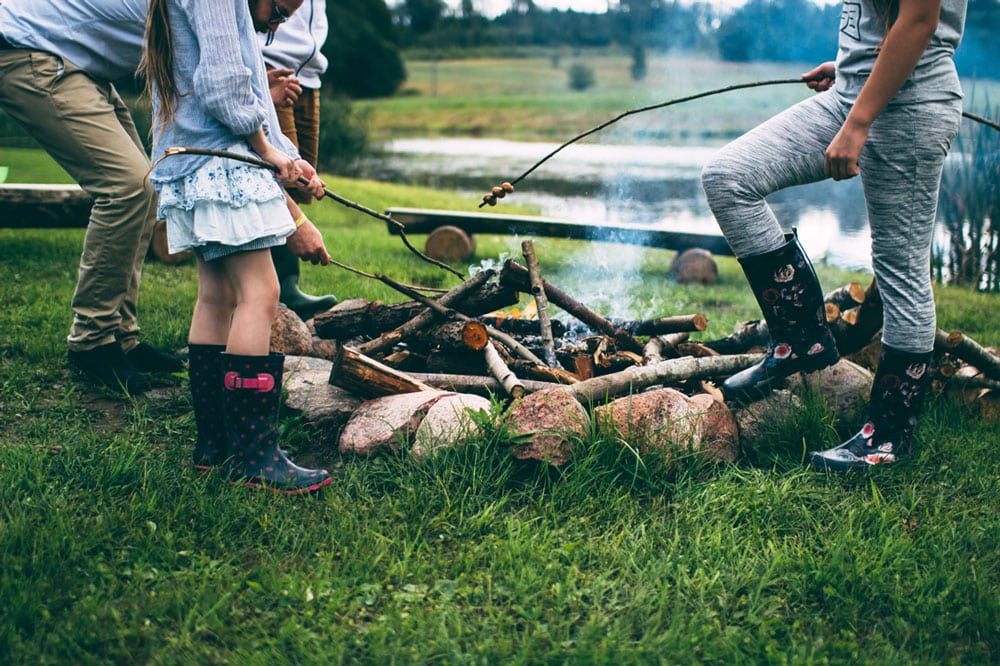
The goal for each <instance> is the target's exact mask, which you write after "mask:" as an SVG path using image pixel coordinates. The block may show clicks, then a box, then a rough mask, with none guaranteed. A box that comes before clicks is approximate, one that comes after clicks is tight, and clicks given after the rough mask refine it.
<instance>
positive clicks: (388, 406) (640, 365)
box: [286, 241, 1000, 464]
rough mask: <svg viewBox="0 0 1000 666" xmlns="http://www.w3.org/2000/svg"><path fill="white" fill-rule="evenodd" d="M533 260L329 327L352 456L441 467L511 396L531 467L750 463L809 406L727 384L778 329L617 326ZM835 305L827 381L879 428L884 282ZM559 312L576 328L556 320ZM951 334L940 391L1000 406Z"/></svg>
mask: <svg viewBox="0 0 1000 666" xmlns="http://www.w3.org/2000/svg"><path fill="white" fill-rule="evenodd" d="M522 250H523V251H524V256H525V263H524V264H522V263H519V262H517V261H515V260H508V261H506V262H505V263H504V264H503V266H502V268H501V269H500V270H492V269H491V270H483V271H481V272H479V273H477V274H475V275H474V276H473V277H471V278H469V279H466V280H464V281H463V282H462V283H460V284H459V285H458V286H456V287H454V288H452V289H451V290H449V291H448V292H446V293H444V294H443V295H441V296H439V297H436V298H428V297H425V296H422V295H420V294H417V293H415V291H414V290H412V289H405V291H406V292H407V293H411V294H412V295H413V296H414V298H413V299H412V300H409V301H404V302H401V303H395V304H384V303H380V302H368V301H354V302H349V303H343V304H341V305H339V306H338V307H336V308H334V309H332V310H330V311H327V312H324V313H320V314H318V315H316V317H315V318H314V320H313V329H314V334H315V338H314V347H315V348H316V349H317V350H320V349H321V348H322V349H325V351H322V352H319V351H318V352H317V353H316V354H314V355H318V356H324V357H325V358H326V359H327V366H326V368H327V370H326V374H325V375H324V378H323V380H321V381H322V383H323V384H324V385H326V386H327V387H328V389H330V390H336V391H340V392H341V393H342V394H344V395H347V396H349V397H350V405H349V409H348V410H347V411H348V412H349V413H348V414H346V415H345V422H338V423H337V424H336V425H335V428H336V429H338V430H340V434H339V440H338V446H339V448H340V450H341V452H342V453H355V454H363V455H370V454H374V453H377V452H379V451H383V450H386V449H389V450H398V449H400V448H407V447H408V448H409V450H410V451H411V452H413V453H415V454H426V453H428V452H429V451H430V450H433V449H434V448H437V447H439V446H443V445H447V444H448V443H449V442H452V441H456V440H458V439H461V438H462V437H463V436H466V435H468V434H470V431H471V430H475V428H476V425H475V423H474V420H472V419H470V418H469V417H468V414H467V411H468V410H470V409H471V410H490V409H491V407H492V406H493V405H494V404H495V402H493V403H491V401H490V399H494V400H495V399H497V398H499V399H500V400H501V402H502V406H503V410H504V411H503V417H502V418H503V419H504V420H505V423H506V426H507V429H508V431H509V432H510V433H511V434H512V436H513V437H514V439H515V440H516V443H513V442H512V451H513V453H514V454H515V455H516V456H518V457H522V458H533V459H542V460H547V461H549V462H552V463H555V464H561V463H563V462H565V461H567V460H569V459H570V458H571V457H572V454H573V446H574V442H577V441H580V440H581V439H582V438H583V437H584V435H585V434H586V433H588V432H591V431H592V430H591V425H592V424H593V425H596V426H597V427H598V429H599V430H600V431H602V432H607V433H609V434H611V435H612V436H615V437H619V438H620V439H621V440H622V441H623V443H626V444H628V445H629V446H630V447H633V448H635V449H636V450H638V451H639V452H640V453H641V452H642V451H644V450H650V449H657V450H661V451H667V452H669V453H671V454H673V453H676V452H678V451H682V452H686V453H692V454H695V455H700V456H703V457H707V458H709V459H712V460H734V459H735V458H736V455H737V452H738V448H739V446H740V445H741V443H742V444H743V445H747V444H752V439H753V437H754V436H755V434H754V433H755V428H756V429H757V430H759V428H758V427H757V425H756V424H759V422H760V421H761V420H769V419H772V417H773V412H774V410H778V412H781V411H783V412H784V413H786V414H787V413H789V412H790V411H791V410H794V409H796V408H797V402H796V400H797V398H795V396H794V395H790V394H789V392H787V391H785V392H782V391H777V392H776V393H775V394H774V395H773V396H771V397H769V398H767V399H766V400H762V401H760V402H758V403H754V404H751V405H747V406H742V405H732V404H730V405H727V404H725V402H724V400H723V396H722V394H721V392H720V391H719V390H718V389H717V388H716V387H715V382H718V381H721V379H724V378H725V377H727V376H729V375H731V374H733V373H735V372H738V371H739V370H741V369H743V368H746V367H749V366H750V365H753V364H754V363H756V362H758V361H759V360H760V358H761V355H760V354H761V352H762V351H763V349H764V348H765V347H766V345H767V344H768V342H769V336H768V332H767V327H766V324H764V323H763V322H761V321H749V322H743V323H741V324H739V325H737V326H736V327H735V329H734V330H733V332H732V333H730V334H729V335H725V336H723V337H716V338H712V339H708V340H701V341H693V340H691V336H692V334H696V333H697V334H702V333H703V332H704V331H706V330H707V327H708V323H709V317H708V316H707V315H706V314H703V313H683V314H674V313H665V315H664V316H662V317H658V318H654V319H642V320H628V319H618V318H607V317H604V316H602V315H600V314H598V313H596V312H595V311H593V310H592V309H590V308H589V307H587V306H586V305H585V304H583V303H581V302H580V301H578V300H577V299H575V298H573V297H572V296H570V295H569V294H567V293H566V292H565V291H564V290H563V289H561V288H559V287H558V286H556V285H553V284H551V283H550V282H548V281H547V280H545V279H544V278H543V277H542V276H541V273H540V270H539V267H538V262H537V260H536V259H535V257H534V250H533V247H532V245H531V241H525V243H524V244H523V246H522ZM525 295H529V296H530V299H528V300H529V301H530V302H528V303H526V304H525V303H523V302H522V301H523V300H524V298H523V297H524V296H525ZM825 301H826V316H827V320H828V322H829V323H830V326H831V329H832V330H833V331H834V334H835V337H836V339H837V343H838V347H839V349H840V351H841V354H842V356H843V357H845V360H843V361H842V362H841V363H839V364H837V365H836V366H834V367H832V368H829V369H827V370H824V371H822V372H821V373H817V376H818V379H817V381H819V382H821V384H822V386H821V390H822V393H823V394H824V396H827V399H828V404H829V405H830V407H831V409H832V410H833V411H834V412H835V414H836V415H837V417H838V420H843V421H845V422H849V421H851V420H852V419H853V420H857V419H860V418H862V417H863V416H862V414H860V413H856V412H857V411H858V410H860V409H863V405H864V401H863V400H860V401H859V399H858V396H863V395H867V392H868V388H869V387H870V383H871V373H870V372H869V370H870V369H872V368H873V367H874V364H875V361H876V359H877V358H878V344H879V334H880V331H881V326H882V303H881V299H880V298H879V294H878V288H877V285H876V283H875V281H874V280H873V281H872V283H871V284H870V285H869V286H868V288H867V289H866V288H863V287H862V286H861V285H859V284H856V283H851V284H848V285H844V286H843V287H841V288H838V289H836V290H834V291H832V292H829V293H828V294H826V296H825ZM551 306H555V307H558V308H559V309H560V310H561V311H562V313H563V315H560V316H564V315H565V316H566V317H568V318H565V319H557V318H553V317H551V316H550V307H551ZM938 337H939V340H938V351H939V353H938V354H937V355H936V364H935V373H936V375H935V376H936V378H937V382H936V386H937V387H938V388H939V389H941V388H943V387H945V386H946V385H947V386H951V387H955V388H956V390H959V391H961V395H963V396H964V397H966V398H967V399H968V400H969V401H970V402H975V403H977V404H980V405H996V401H995V397H996V395H998V393H997V391H996V390H995V389H997V388H1000V358H998V357H997V356H996V355H995V354H994V353H992V351H991V350H986V349H983V348H982V347H981V346H979V345H978V344H977V343H975V342H974V341H973V340H971V339H970V338H968V337H967V336H964V335H962V334H960V333H951V334H948V333H944V332H940V333H939V336H938ZM286 351H287V350H286ZM866 368H867V369H866ZM789 382H790V383H791V384H794V383H796V382H798V380H797V379H796V381H792V380H789ZM798 383H801V382H798ZM330 385H332V386H330ZM290 394H291V391H290ZM984 409H986V408H985V407H984ZM990 409H992V410H993V411H997V410H996V409H995V407H991V408H990Z"/></svg>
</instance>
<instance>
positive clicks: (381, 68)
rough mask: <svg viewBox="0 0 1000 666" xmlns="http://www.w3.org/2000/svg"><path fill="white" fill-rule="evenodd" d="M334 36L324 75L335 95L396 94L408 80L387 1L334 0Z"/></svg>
mask: <svg viewBox="0 0 1000 666" xmlns="http://www.w3.org/2000/svg"><path fill="white" fill-rule="evenodd" d="M326 13H327V18H328V19H329V22H330V38H329V39H327V40H326V44H325V45H324V46H323V54H324V55H325V56H326V57H327V59H328V60H329V62H330V66H329V67H328V68H327V71H326V74H325V75H324V81H325V82H326V83H328V84H329V87H330V89H331V90H332V91H333V92H334V93H335V94H340V95H346V96H348V97H353V98H366V97H382V96H386V95H391V94H393V93H395V92H396V91H397V90H398V89H399V86H400V85H402V83H403V81H405V80H406V68H405V66H404V65H403V58H402V56H401V55H400V52H399V46H398V44H397V41H396V39H397V38H396V32H395V28H394V27H393V22H392V13H391V12H390V11H389V9H388V7H386V4H385V2H384V0H331V1H330V2H328V3H327V6H326Z"/></svg>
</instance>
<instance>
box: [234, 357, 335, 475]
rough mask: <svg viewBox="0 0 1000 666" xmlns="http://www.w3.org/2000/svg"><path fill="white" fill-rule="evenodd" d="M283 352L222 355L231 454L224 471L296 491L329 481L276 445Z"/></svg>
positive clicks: (318, 470) (323, 472)
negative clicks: (297, 463)
mask: <svg viewBox="0 0 1000 666" xmlns="http://www.w3.org/2000/svg"><path fill="white" fill-rule="evenodd" d="M284 358H285V357H284V355H283V354H270V355H268V356H237V355H234V354H222V372H223V377H222V382H223V386H224V387H225V391H224V392H223V403H224V405H225V414H226V427H227V431H228V434H229V454H230V455H229V458H228V459H227V460H226V461H225V463H223V466H222V467H223V470H224V471H225V472H226V473H227V474H228V475H229V476H230V478H232V479H233V480H234V482H236V483H242V484H243V485H247V486H252V487H259V488H265V489H267V490H271V491H274V492H280V493H285V494H287V495H299V494H302V493H309V492H313V491H316V490H319V489H320V488H322V487H323V486H326V485H329V483H330V481H331V479H330V473H329V472H327V471H326V470H325V469H306V468H304V467H299V466H298V465H296V464H295V463H293V462H292V461H291V460H289V459H288V454H287V453H286V452H285V451H283V450H281V449H280V448H278V405H279V404H280V402H281V376H282V373H283V370H284Z"/></svg>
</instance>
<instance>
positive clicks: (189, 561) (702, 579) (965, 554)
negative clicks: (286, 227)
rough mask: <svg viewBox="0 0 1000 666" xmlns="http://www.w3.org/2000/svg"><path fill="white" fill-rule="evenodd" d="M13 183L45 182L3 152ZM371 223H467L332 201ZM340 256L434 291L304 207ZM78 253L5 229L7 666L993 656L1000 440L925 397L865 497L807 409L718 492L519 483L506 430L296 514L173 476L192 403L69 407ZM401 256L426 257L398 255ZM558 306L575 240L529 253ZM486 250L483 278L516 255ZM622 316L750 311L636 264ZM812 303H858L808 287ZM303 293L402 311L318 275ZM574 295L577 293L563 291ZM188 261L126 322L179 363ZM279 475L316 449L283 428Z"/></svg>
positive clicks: (416, 263)
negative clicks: (807, 465) (822, 450)
mask: <svg viewBox="0 0 1000 666" xmlns="http://www.w3.org/2000/svg"><path fill="white" fill-rule="evenodd" d="M0 164H9V165H11V166H12V169H11V174H10V179H11V180H18V179H21V180H24V179H27V180H42V179H43V178H42V176H44V175H46V174H48V175H49V179H50V180H59V179H60V176H58V175H57V174H56V173H55V172H54V171H53V169H52V166H51V164H50V163H49V162H48V161H47V159H46V158H44V156H41V155H39V154H38V153H36V152H33V151H8V150H4V151H2V152H0ZM330 185H331V186H332V188H333V189H334V190H335V191H337V192H339V193H340V194H342V195H344V196H346V197H348V198H351V199H353V200H356V201H358V202H360V203H363V204H365V205H367V206H369V207H371V208H375V209H381V208H384V207H387V206H410V205H424V206H435V207H455V208H468V209H473V208H474V206H475V204H476V202H475V201H471V200H462V199H459V198H457V197H454V196H453V195H449V194H445V193H441V192H437V191H429V190H424V189H419V188H413V187H403V186H392V185H385V184H380V183H373V182H366V181H354V180H347V179H339V178H331V179H330ZM310 213H311V216H312V217H313V218H314V219H315V220H316V221H317V223H318V224H319V226H320V227H321V229H322V230H323V232H324V234H325V237H326V239H327V241H328V244H329V247H330V249H331V251H332V253H333V255H334V256H335V258H337V259H338V260H340V261H343V262H345V263H348V264H351V265H353V266H356V267H358V268H362V269H364V270H367V271H372V272H381V273H384V274H386V275H390V276H393V277H396V278H398V279H401V280H404V281H410V282H419V283H423V284H435V285H451V284H454V280H453V278H451V277H449V276H448V275H447V274H445V273H444V272H443V271H441V270H439V269H437V268H434V267H432V266H429V265H427V264H425V263H423V262H421V261H420V260H418V259H417V258H415V257H414V256H413V255H412V254H410V253H409V252H408V251H406V250H405V248H403V246H402V244H401V243H400V241H399V239H398V238H396V237H392V236H389V234H387V233H386V230H385V228H384V225H383V224H382V223H381V222H378V221H375V220H371V219H368V218H365V217H363V216H361V214H359V213H357V212H354V211H349V210H347V209H344V208H341V207H339V206H337V205H334V204H331V203H324V202H319V203H317V204H315V205H313V206H312V208H311V209H310ZM82 234H83V232H82V230H7V229H4V230H0V254H2V255H3V261H0V281H2V283H3V284H4V288H3V290H2V291H0V311H2V312H3V317H2V318H0V478H2V480H3V483H2V484H0V552H2V553H3V558H2V560H0V562H2V564H0V599H3V604H2V605H0V654H2V655H4V656H3V661H4V662H5V663H24V664H28V663H30V664H52V663H84V664H89V663H150V662H152V663H163V664H190V663H249V664H273V663H320V662H324V663H326V662H328V663H372V664H386V663H421V664H423V663H441V664H465V663H477V664H486V663H505V664H506V663H515V664H516V663H523V664H529V663H530V664H536V663H566V664H598V663H600V664H639V663H642V664H645V663H671V664H673V663H681V664H688V663H690V664H702V663H858V662H861V661H865V662H871V663H918V664H940V663H953V664H988V663H997V661H998V660H1000V631H998V626H1000V589H998V588H1000V574H998V572H1000V549H998V541H997V535H998V534H1000V499H998V498H1000V487H998V486H1000V455H998V453H997V451H1000V428H997V426H996V424H995V423H989V422H986V421H983V420H981V419H980V418H979V417H977V416H974V415H972V414H969V413H968V412H967V411H966V410H965V409H964V408H963V407H960V406H958V405H956V404H953V403H952V402H950V401H949V400H948V399H946V398H943V397H942V398H937V399H934V400H931V402H930V405H929V407H928V409H927V412H926V414H925V417H924V419H923V421H922V424H921V427H920V429H919V430H918V444H919V448H920V452H919V454H918V455H917V456H916V458H915V459H914V460H913V461H912V462H910V463H905V464H902V465H899V466H896V468H894V469H889V470H878V471H879V472H881V473H877V474H872V475H867V476H859V477H850V478H840V477H833V476H827V475H823V474H817V473H811V472H808V471H804V470H803V469H802V467H801V464H800V463H801V458H802V454H803V449H804V447H809V448H812V447H815V446H825V445H829V444H832V443H833V442H834V441H835V440H836V437H837V435H836V432H835V427H834V426H835V424H834V423H832V422H831V419H830V418H829V416H828V415H827V414H826V413H825V411H824V406H823V405H822V403H821V402H815V403H813V402H810V403H807V405H806V409H805V410H804V411H803V413H802V414H800V415H798V416H797V417H796V418H795V419H794V420H790V421H789V422H787V423H775V424H772V426H773V430H774V435H773V441H772V442H771V443H770V444H769V446H768V447H767V448H766V450H759V451H751V452H746V453H745V454H744V456H743V457H742V458H741V459H740V460H739V461H738V463H737V464H734V465H727V466H722V467H718V468H712V467H705V466H702V465H699V464H697V463H695V462H693V461H680V462H676V463H674V464H671V465H666V464H664V463H663V461H661V460H658V459H656V458H655V457H652V458H646V459H642V460H640V459H637V458H636V457H635V456H634V455H633V454H632V453H631V452H630V451H628V450H626V449H623V448H622V447H621V446H620V445H618V444H617V443H615V442H614V441H611V440H609V439H603V438H601V437H599V436H596V435H594V436H590V437H588V438H586V439H585V440H584V441H583V442H581V448H580V455H579V456H578V457H577V458H576V459H575V460H574V461H573V462H572V463H570V464H569V465H567V466H566V467H564V468H561V469H554V468H551V467H546V466H540V465H537V464H533V463H526V462H519V461H515V460H514V459H513V458H512V457H511V456H510V455H509V454H508V452H507V449H506V440H505V437H504V431H503V429H502V428H499V427H496V428H488V429H487V431H486V433H485V434H484V435H483V436H481V437H479V438H477V439H475V440H472V441H469V442H467V443H465V444H464V445H462V446H460V447H458V448H455V449H453V450H450V451H447V452H444V453H443V454H441V455H440V456H437V457H435V458H432V459H430V460H429V461H426V462H416V461H414V460H413V459H411V458H409V457H406V456H401V457H383V458H377V459H372V460H362V459H356V458H350V457H348V458H341V459H333V460H332V461H330V462H331V463H332V464H331V471H332V472H333V474H334V478H335V481H334V484H333V485H332V486H331V487H329V488H327V489H326V490H325V491H324V492H323V493H322V494H320V495H319V496H318V497H315V498H305V499H303V498H299V499H289V498H284V497H276V496H272V495H270V494H265V493H254V492H248V491H246V490H244V489H241V488H234V487H231V486H230V485H228V484H227V483H225V482H223V481H222V480H221V479H219V478H218V477H217V476H215V475H213V474H207V475H206V474H198V473H196V472H194V471H193V470H192V469H190V467H189V466H188V464H187V463H188V459H189V456H190V452H191V446H192V444H193V440H194V434H195V433H194V423H193V418H192V415H191V413H190V404H189V399H188V397H187V394H186V392H185V391H184V389H183V385H184V380H183V378H181V377H174V378H168V379H161V380H160V382H159V383H160V388H161V390H160V391H159V392H158V393H156V394H154V395H153V396H148V397H144V398H139V399H136V400H134V401H131V402H124V403H123V402H120V401H117V400H114V399H111V398H110V397H106V396H99V395H98V396H95V395H93V394H91V393H88V392H86V391H83V390H81V388H80V387H79V385H78V384H76V382H75V381H74V380H73V378H72V377H71V376H70V375H69V374H68V372H67V370H66V368H65V365H64V353H65V342H64V338H65V335H66V330H67V328H68V325H69V300H70V296H71V293H72V289H73V284H74V280H75V271H76V262H77V261H78V255H79V247H80V242H81V238H82ZM414 241H415V243H416V244H417V245H418V247H419V246H420V245H421V243H422V239H421V238H419V237H417V238H415V239H414ZM535 245H536V250H537V251H538V254H539V257H540V261H541V262H542V265H543V268H544V269H545V271H546V274H547V276H548V277H549V278H550V279H551V281H552V282H553V283H555V284H564V283H563V282H561V281H562V280H568V279H570V276H571V274H572V269H573V264H574V263H575V262H578V261H581V259H580V258H581V257H585V256H587V253H588V252H589V247H590V244H587V243H580V242H573V241H557V240H554V239H536V241H535ZM517 247H518V246H517V242H516V239H511V238H506V237H492V236H491V237H485V238H481V239H480V243H479V254H478V256H477V257H476V259H475V260H476V261H480V260H488V259H496V258H497V257H499V255H500V254H501V253H502V252H507V253H510V254H516V253H517V252H518V249H517ZM640 252H641V261H640V267H639V269H638V270H637V272H636V273H635V277H634V278H633V283H632V284H629V285H628V290H629V292H630V295H631V296H633V297H634V298H635V299H636V300H637V301H638V302H643V303H646V304H648V305H649V307H651V308H653V309H656V310H657V311H658V312H660V314H662V315H667V314H681V313H688V312H696V311H698V312H704V313H706V314H707V315H708V316H709V318H710V326H709V330H708V331H706V335H709V336H716V335H723V334H725V332H726V331H728V330H729V328H730V327H731V326H732V324H733V323H735V322H736V321H739V320H742V319H747V318H751V317H755V316H757V314H756V308H755V306H754V304H753V302H752V299H751V297H750V294H749V293H748V292H747V290H746V288H745V283H744V281H743V278H742V275H741V273H740V271H739V268H738V267H737V265H736V263H735V262H734V261H732V260H731V259H727V258H720V259H719V263H720V269H721V277H720V282H719V284H718V285H717V286H715V287H697V286H694V287H692V286H682V285H678V284H676V283H674V282H673V281H672V280H671V279H670V277H669V274H668V270H667V267H668V266H669V260H670V257H671V254H670V253H669V252H666V251H662V250H641V251H640ZM818 270H819V272H820V275H821V278H822V279H823V281H824V283H825V284H827V285H832V284H837V283H842V282H843V281H845V280H848V279H861V280H863V281H864V282H865V283H867V276H858V275H855V274H850V273H846V272H844V271H842V270H838V269H832V268H829V267H825V266H819V267H818ZM302 282H303V286H304V288H305V289H306V290H307V291H310V292H313V293H319V292H325V291H333V292H334V293H336V294H338V295H339V296H340V297H341V298H347V297H364V298H369V299H376V298H378V299H382V300H386V301H392V300H401V297H400V296H399V295H397V294H395V293H393V292H389V291H388V290H387V288H386V287H384V286H383V285H382V284H381V283H377V282H374V281H371V280H368V279H365V278H362V277H359V276H356V275H354V274H352V273H348V272H345V271H342V270H339V269H336V268H333V267H327V268H321V267H313V266H304V267H303V278H302ZM566 289H567V291H570V292H572V291H573V290H572V288H570V287H568V286H567V287H566ZM194 295H195V283H194V271H193V267H192V266H191V265H189V264H182V265H175V266H167V265H163V264H160V263H156V262H152V261H151V262H148V263H147V266H146V270H145V274H144V280H143V286H142V292H141V302H140V323H141V324H142V325H143V327H144V330H145V331H146V338H147V339H148V340H150V341H151V342H153V343H154V344H157V345H160V346H163V347H166V348H174V349H176V348H180V347H182V346H183V345H184V341H185V334H186V325H187V318H188V316H189V313H190V310H191V307H192V304H193V299H194ZM998 305H1000V296H997V295H988V294H979V293H974V292H970V291H967V290H964V289H958V288H944V287H939V288H938V311H939V316H940V325H941V326H942V327H943V328H946V329H961V330H963V331H965V332H966V333H968V334H969V335H971V336H973V337H974V338H975V339H977V340H979V341H980V342H982V343H983V344H988V345H1000V323H998V321H997V318H996V316H995V313H996V312H997V306H998ZM282 430H283V433H284V435H285V440H284V441H285V442H286V445H287V446H288V447H290V448H291V449H292V451H293V452H294V453H296V454H301V455H305V454H308V453H309V451H310V450H312V449H313V448H316V447H320V446H322V445H324V444H329V443H330V441H329V438H330V437H331V434H330V433H321V432H315V431H311V430H308V429H306V428H305V427H304V426H303V425H302V423H301V422H300V421H299V420H298V419H297V418H296V416H295V415H294V414H291V413H284V414H283V415H282Z"/></svg>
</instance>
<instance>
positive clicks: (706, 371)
mask: <svg viewBox="0 0 1000 666" xmlns="http://www.w3.org/2000/svg"><path fill="white" fill-rule="evenodd" d="M762 358H764V355H763V354H739V355H735V356H706V357H704V358H694V357H690V356H688V357H684V358H674V359H669V360H666V361H661V362H659V363H656V364H654V365H639V366H635V367H632V368H628V369H627V370H622V371H621V372H615V373H612V374H609V375H601V376H600V377H593V378H592V379H586V380H584V381H582V382H579V383H578V384H573V385H571V386H567V387H566V389H567V390H568V391H571V392H572V393H573V395H574V397H576V399H577V400H579V401H580V402H582V403H600V402H603V401H605V400H607V399H609V398H612V397H616V396H619V395H625V394H627V393H629V392H631V391H639V390H641V389H644V388H647V387H649V386H653V385H655V384H672V383H676V382H679V381H683V380H685V379H704V378H707V377H718V376H723V375H729V374H732V373H734V372H738V371H740V370H742V369H744V368H749V367H750V366H751V365H753V364H755V363H759V362H760V360H761V359H762Z"/></svg>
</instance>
